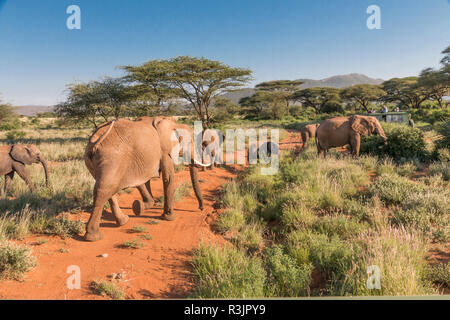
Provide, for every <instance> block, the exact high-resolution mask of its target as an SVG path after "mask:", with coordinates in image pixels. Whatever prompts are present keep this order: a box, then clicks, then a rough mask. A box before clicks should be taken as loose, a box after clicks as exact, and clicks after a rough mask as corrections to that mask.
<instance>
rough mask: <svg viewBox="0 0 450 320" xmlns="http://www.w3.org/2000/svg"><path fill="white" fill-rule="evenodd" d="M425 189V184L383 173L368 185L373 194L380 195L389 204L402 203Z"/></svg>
mask: <svg viewBox="0 0 450 320" xmlns="http://www.w3.org/2000/svg"><path fill="white" fill-rule="evenodd" d="M425 190H426V188H425V187H424V186H423V185H420V184H417V183H414V182H412V181H410V180H409V179H407V178H404V177H400V176H398V175H396V174H383V175H381V176H380V177H378V178H377V179H376V180H375V182H374V183H372V184H371V185H369V187H368V191H369V193H370V194H371V195H372V196H378V197H379V198H380V200H382V201H384V202H385V203H386V204H388V205H391V204H393V205H396V204H399V205H402V204H404V203H405V202H406V200H407V199H408V197H409V196H410V195H411V194H414V193H418V192H424V191H425Z"/></svg>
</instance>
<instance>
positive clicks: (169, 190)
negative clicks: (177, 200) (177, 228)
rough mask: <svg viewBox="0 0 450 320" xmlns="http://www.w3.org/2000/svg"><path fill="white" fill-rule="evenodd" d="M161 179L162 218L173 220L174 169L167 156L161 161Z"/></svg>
mask: <svg viewBox="0 0 450 320" xmlns="http://www.w3.org/2000/svg"><path fill="white" fill-rule="evenodd" d="M161 168H162V178H163V185H164V213H163V215H162V218H164V219H166V220H175V214H174V213H173V201H174V193H175V169H174V167H173V162H172V159H171V158H170V157H169V155H166V154H165V155H163V156H162V160H161Z"/></svg>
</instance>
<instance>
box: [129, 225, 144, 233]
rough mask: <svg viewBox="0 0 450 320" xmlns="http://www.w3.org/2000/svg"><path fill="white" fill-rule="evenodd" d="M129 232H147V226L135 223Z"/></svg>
mask: <svg viewBox="0 0 450 320" xmlns="http://www.w3.org/2000/svg"><path fill="white" fill-rule="evenodd" d="M130 232H131V233H142V232H147V228H146V227H145V226H141V225H136V226H134V227H133V228H132V229H131V230H130Z"/></svg>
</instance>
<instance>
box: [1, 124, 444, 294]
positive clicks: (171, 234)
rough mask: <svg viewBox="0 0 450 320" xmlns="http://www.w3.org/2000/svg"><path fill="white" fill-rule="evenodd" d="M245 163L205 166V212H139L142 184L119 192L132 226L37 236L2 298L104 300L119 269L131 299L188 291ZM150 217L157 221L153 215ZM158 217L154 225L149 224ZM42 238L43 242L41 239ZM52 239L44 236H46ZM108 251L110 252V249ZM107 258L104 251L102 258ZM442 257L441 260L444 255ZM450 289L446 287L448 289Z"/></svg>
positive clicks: (193, 205)
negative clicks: (102, 286)
mask: <svg viewBox="0 0 450 320" xmlns="http://www.w3.org/2000/svg"><path fill="white" fill-rule="evenodd" d="M300 140H301V138H300V136H299V135H298V134H297V133H295V132H292V131H290V132H289V134H288V136H287V138H286V139H284V140H283V141H282V142H281V143H280V149H296V148H299V146H300V145H301V144H300V143H299V142H300ZM240 169H242V168H241V167H238V166H231V167H226V168H225V167H220V168H215V169H214V170H212V171H211V170H207V171H204V172H202V171H200V173H199V178H200V185H201V189H202V193H203V197H204V202H205V205H204V207H205V209H204V210H203V212H202V211H200V210H199V209H198V204H197V201H196V199H195V196H194V194H193V192H192V190H191V194H190V195H189V196H187V197H185V198H184V199H183V200H181V201H180V202H178V203H176V204H175V213H176V214H177V219H176V220H175V221H164V220H159V219H158V218H159V216H160V215H161V213H162V207H161V206H155V207H153V208H152V209H150V210H146V211H145V212H144V213H143V214H142V215H141V216H139V217H138V216H135V215H134V214H133V212H132V209H131V205H132V203H133V201H134V200H135V199H138V198H140V196H139V193H138V192H137V190H134V191H133V192H132V193H130V194H122V195H121V196H120V201H119V203H120V207H121V208H122V210H123V212H124V213H125V214H128V215H129V216H130V221H129V222H128V224H127V225H125V226H122V227H117V226H116V225H115V222H114V219H113V217H112V214H111V213H110V211H109V210H105V211H104V214H103V219H102V224H101V228H102V229H101V230H102V233H103V234H104V239H103V240H101V241H98V242H85V241H83V240H82V238H81V235H80V236H79V237H76V238H68V239H65V240H63V239H61V238H59V237H47V236H42V235H41V236H39V235H37V236H32V237H28V238H26V239H25V240H23V241H19V243H21V244H26V245H28V246H30V247H32V248H33V256H34V257H36V259H37V262H38V265H37V267H35V268H34V269H33V270H31V271H30V272H28V273H26V274H25V277H24V279H23V280H22V281H20V282H19V281H12V280H8V281H2V282H1V283H0V299H106V297H102V296H99V295H97V294H95V293H94V292H93V290H92V289H91V283H92V281H94V280H108V281H109V280H110V279H111V277H113V275H115V274H116V275H117V274H121V275H122V279H120V280H117V284H118V286H120V287H121V288H123V289H124V291H125V292H126V298H129V299H166V298H184V297H187V296H188V295H189V293H190V291H191V290H192V288H193V282H192V277H191V267H190V264H189V262H190V260H191V250H192V249H193V248H195V247H197V246H198V244H199V243H200V242H201V241H203V242H206V243H208V242H212V243H221V244H224V243H226V240H224V238H223V237H221V236H220V235H217V234H215V233H214V232H213V230H212V228H211V226H210V223H211V221H213V220H214V218H215V215H216V214H217V211H216V209H215V204H216V202H217V200H218V196H219V192H220V190H221V187H222V185H223V184H224V183H226V182H227V181H229V180H231V179H233V178H234V177H235V176H236V174H237V172H238V171H239V170H240ZM176 179H177V183H178V184H181V183H184V182H189V181H190V179H189V171H188V170H187V169H186V170H184V171H181V172H179V173H177V174H176ZM152 189H153V190H154V196H155V197H156V198H157V197H159V196H161V195H162V194H163V192H162V183H161V181H160V180H154V181H152ZM152 218H153V219H152ZM71 219H75V220H82V221H85V222H86V221H87V220H88V219H89V213H86V212H82V213H79V214H74V215H71ZM151 220H156V221H158V223H157V224H148V222H149V221H151ZM137 225H138V226H145V228H146V230H147V231H146V232H145V233H132V228H133V227H134V226H137ZM140 234H147V235H151V236H152V237H153V238H152V239H151V240H143V239H141V238H140V237H139V235H140ZM134 239H138V241H139V242H141V243H144V244H145V246H144V247H142V248H139V249H128V248H123V247H122V246H121V245H122V244H123V243H124V242H126V241H132V240H134ZM42 240H44V241H42ZM45 240H47V242H45ZM105 254H106V255H107V256H106V255H105ZM104 256H106V257H104ZM430 256H431V257H430V258H432V259H433V260H441V259H443V260H444V261H445V262H447V261H448V252H442V251H441V252H439V251H434V252H433V251H431V252H430ZM441 261H442V260H441ZM72 265H76V266H79V267H80V271H81V289H79V290H77V289H74V290H69V289H68V288H67V285H66V282H67V279H68V278H69V277H70V276H71V274H69V273H67V268H68V267H69V266H72ZM446 293H447V292H446Z"/></svg>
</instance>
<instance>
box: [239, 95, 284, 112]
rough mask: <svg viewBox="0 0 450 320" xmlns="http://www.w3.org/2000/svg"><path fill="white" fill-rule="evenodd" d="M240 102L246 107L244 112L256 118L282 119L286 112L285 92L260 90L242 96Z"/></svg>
mask: <svg viewBox="0 0 450 320" xmlns="http://www.w3.org/2000/svg"><path fill="white" fill-rule="evenodd" d="M239 104H240V105H241V106H242V107H244V113H246V114H248V115H250V116H251V117H254V118H258V117H259V118H268V119H280V118H282V117H283V116H284V114H285V110H284V109H285V108H284V93H283V92H278V91H263V90H258V91H256V92H255V93H254V94H253V95H252V96H250V97H245V98H242V99H241V100H240V101H239Z"/></svg>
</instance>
